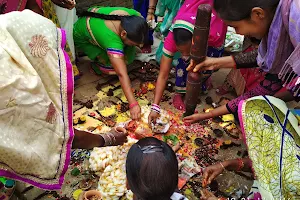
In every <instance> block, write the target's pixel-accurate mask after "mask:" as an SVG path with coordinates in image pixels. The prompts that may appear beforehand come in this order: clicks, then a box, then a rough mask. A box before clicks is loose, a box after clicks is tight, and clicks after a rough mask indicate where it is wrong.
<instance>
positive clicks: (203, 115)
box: [183, 113, 208, 124]
mask: <svg viewBox="0 0 300 200" xmlns="http://www.w3.org/2000/svg"><path fill="white" fill-rule="evenodd" d="M205 119H208V118H207V113H200V114H193V115H191V116H187V117H185V118H183V121H184V122H186V123H189V124H193V123H196V122H198V121H201V120H205Z"/></svg>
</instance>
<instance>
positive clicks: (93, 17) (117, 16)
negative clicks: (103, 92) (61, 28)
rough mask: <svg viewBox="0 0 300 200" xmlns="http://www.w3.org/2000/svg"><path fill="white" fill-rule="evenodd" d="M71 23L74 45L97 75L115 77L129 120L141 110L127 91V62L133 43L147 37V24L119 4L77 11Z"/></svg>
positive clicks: (130, 57) (129, 87)
mask: <svg viewBox="0 0 300 200" xmlns="http://www.w3.org/2000/svg"><path fill="white" fill-rule="evenodd" d="M78 15H79V16H80V18H79V19H78V21H77V22H76V23H75V25H74V32H73V35H74V40H75V46H76V47H77V48H78V49H79V50H82V51H83V52H84V53H85V54H86V55H87V56H88V57H89V58H90V59H91V60H93V61H94V62H93V63H92V68H93V70H94V71H95V72H96V73H97V74H101V73H105V74H110V75H117V76H118V77H119V80H120V83H121V86H122V89H123V92H124V94H125V96H126V98H127V100H128V103H129V107H130V114H131V118H132V119H138V118H140V116H141V109H140V106H139V105H138V103H137V101H136V100H135V97H134V94H133V92H132V90H131V86H130V79H129V76H128V72H127V67H126V65H127V64H130V63H132V62H133V61H134V58H135V54H136V51H135V50H136V46H142V45H143V44H144V43H145V41H146V40H147V37H148V29H149V28H148V24H147V23H146V20H145V19H144V18H143V17H142V16H141V15H140V13H139V12H137V11H135V10H133V9H128V8H122V7H97V6H96V7H92V8H90V9H89V10H88V11H84V12H82V13H78Z"/></svg>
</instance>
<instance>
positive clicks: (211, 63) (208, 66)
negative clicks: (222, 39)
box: [187, 56, 236, 72]
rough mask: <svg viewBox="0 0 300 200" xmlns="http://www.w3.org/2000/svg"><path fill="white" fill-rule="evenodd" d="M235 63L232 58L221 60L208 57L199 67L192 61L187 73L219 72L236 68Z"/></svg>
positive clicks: (221, 58) (226, 57) (222, 58)
mask: <svg viewBox="0 0 300 200" xmlns="http://www.w3.org/2000/svg"><path fill="white" fill-rule="evenodd" d="M235 65H236V64H235V61H234V59H233V57H232V56H225V57H220V58H211V57H206V58H205V60H204V61H203V62H201V63H199V64H198V65H196V64H195V62H194V61H193V60H191V62H190V65H189V66H188V67H187V71H190V70H193V72H198V71H206V70H218V69H220V68H234V67H235Z"/></svg>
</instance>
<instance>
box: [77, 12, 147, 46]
mask: <svg viewBox="0 0 300 200" xmlns="http://www.w3.org/2000/svg"><path fill="white" fill-rule="evenodd" d="M77 15H78V16H79V17H93V18H99V19H103V20H111V21H121V26H122V28H123V29H124V30H125V31H126V32H127V38H128V39H129V40H131V41H133V42H135V43H138V44H144V43H146V42H147V41H148V32H149V26H148V24H147V22H146V20H145V19H144V18H143V17H140V16H127V15H124V16H121V15H106V14H100V13H94V12H89V11H83V12H78V13H77Z"/></svg>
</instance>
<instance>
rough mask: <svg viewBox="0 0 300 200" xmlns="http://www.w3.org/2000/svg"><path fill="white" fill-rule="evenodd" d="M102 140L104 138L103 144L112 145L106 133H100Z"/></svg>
mask: <svg viewBox="0 0 300 200" xmlns="http://www.w3.org/2000/svg"><path fill="white" fill-rule="evenodd" d="M101 136H102V138H103V140H104V146H105V147H106V146H111V145H112V143H113V142H112V139H111V138H110V137H109V136H108V135H107V134H102V135H101Z"/></svg>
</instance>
